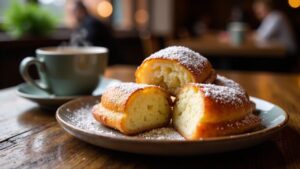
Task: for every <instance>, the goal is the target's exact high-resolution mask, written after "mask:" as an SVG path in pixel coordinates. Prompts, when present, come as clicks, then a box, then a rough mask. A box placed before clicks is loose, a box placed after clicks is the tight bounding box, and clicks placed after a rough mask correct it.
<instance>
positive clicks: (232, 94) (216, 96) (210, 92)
mask: <svg viewBox="0 0 300 169" xmlns="http://www.w3.org/2000/svg"><path fill="white" fill-rule="evenodd" d="M197 85H199V86H200V87H201V88H202V89H203V92H204V94H205V97H209V98H212V99H213V100H215V101H216V102H219V103H222V104H231V105H233V106H236V107H238V106H242V105H243V103H244V102H245V101H247V100H248V99H247V95H245V93H244V92H243V91H242V90H237V89H235V88H231V87H227V86H218V85H214V84H197Z"/></svg>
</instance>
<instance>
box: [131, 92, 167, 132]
mask: <svg viewBox="0 0 300 169" xmlns="http://www.w3.org/2000/svg"><path fill="white" fill-rule="evenodd" d="M167 97H168V96H166V95H165V94H164V93H162V92H161V91H157V90H153V89H149V90H142V91H138V92H137V93H135V94H134V96H133V98H131V100H130V107H129V108H128V109H127V113H128V114H127V118H126V121H125V125H126V128H127V129H128V130H129V131H131V132H135V131H146V130H149V129H152V128H155V127H161V126H163V125H167V124H168V123H169V120H170V116H171V108H170V105H169V102H168V98H167Z"/></svg>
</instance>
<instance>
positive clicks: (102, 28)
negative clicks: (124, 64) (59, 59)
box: [71, 0, 120, 65]
mask: <svg viewBox="0 0 300 169" xmlns="http://www.w3.org/2000/svg"><path fill="white" fill-rule="evenodd" d="M71 12H72V14H73V16H74V17H75V22H76V23H75V35H76V33H77V34H79V37H80V34H84V35H83V39H82V42H80V41H79V42H78V40H77V42H76V43H77V44H76V45H80V46H85V45H86V44H89V45H92V46H102V47H106V48H108V50H109V65H112V64H117V63H119V59H120V58H119V57H118V54H117V50H116V45H115V39H114V37H113V35H112V32H111V29H110V28H109V27H108V26H107V25H105V24H104V23H102V22H101V21H100V20H99V19H97V18H96V17H94V16H92V15H91V14H90V13H89V11H88V9H87V8H86V6H85V4H84V3H83V2H82V1H81V0H74V1H73V4H72V9H71ZM77 36H78V35H77ZM81 36H82V35H81ZM75 41H76V38H75ZM71 44H72V38H71Z"/></svg>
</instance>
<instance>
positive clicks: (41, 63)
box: [20, 47, 108, 96]
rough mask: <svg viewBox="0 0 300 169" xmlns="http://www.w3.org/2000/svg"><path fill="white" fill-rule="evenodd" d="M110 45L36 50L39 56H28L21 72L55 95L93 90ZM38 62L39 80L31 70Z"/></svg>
mask: <svg viewBox="0 0 300 169" xmlns="http://www.w3.org/2000/svg"><path fill="white" fill-rule="evenodd" d="M107 61H108V49H107V48H104V47H46V48H40V49H37V50H36V57H26V58H24V59H23V60H22V62H21V64H20V73H21V75H22V77H23V79H24V80H25V81H26V82H27V83H28V84H30V85H32V86H34V87H36V88H38V89H40V90H44V91H46V92H47V93H49V94H52V95H56V96H72V95H86V94H91V93H92V91H93V90H94V89H95V88H96V87H97V85H98V83H99V82H100V80H101V79H100V78H101V75H103V73H104V70H105V68H106V66H107ZM33 65H34V66H36V67H37V71H38V74H39V78H40V79H39V80H34V79H33V78H32V77H31V75H30V74H29V71H28V69H29V67H30V66H33Z"/></svg>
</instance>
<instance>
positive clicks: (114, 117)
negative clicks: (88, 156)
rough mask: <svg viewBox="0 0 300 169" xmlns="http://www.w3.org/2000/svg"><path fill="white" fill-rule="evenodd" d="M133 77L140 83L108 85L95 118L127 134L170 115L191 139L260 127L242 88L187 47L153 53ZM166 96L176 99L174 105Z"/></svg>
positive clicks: (163, 121) (154, 125)
mask: <svg viewBox="0 0 300 169" xmlns="http://www.w3.org/2000/svg"><path fill="white" fill-rule="evenodd" d="M135 76H136V83H140V84H136V83H120V84H118V85H114V86H112V87H109V88H107V90H106V91H105V92H104V93H103V95H102V98H101V103H99V104H98V105H96V106H94V109H93V115H94V117H95V119H96V120H97V121H99V122H101V123H102V124H104V125H106V126H109V127H112V128H115V129H117V130H119V131H120V132H122V133H124V134H129V135H130V134H137V133H139V132H143V131H147V130H150V129H153V128H158V127H162V126H165V125H168V124H169V123H170V119H171V117H172V124H173V126H174V128H175V129H176V130H177V131H178V132H179V133H180V134H181V135H182V136H184V137H185V138H186V139H189V140H197V139H201V138H207V137H217V136H225V135H232V134H239V133H243V132H247V131H250V130H253V129H255V128H256V127H258V126H259V125H260V119H259V118H258V117H257V116H256V115H254V114H253V110H254V108H255V106H253V103H252V102H251V101H250V99H249V96H248V95H247V93H246V91H245V90H244V89H243V88H242V87H241V86H240V85H239V84H238V83H236V82H234V81H233V80H230V79H228V78H226V77H223V76H220V75H217V74H216V72H215V70H214V69H213V68H212V66H211V64H210V62H209V61H208V60H207V59H206V58H204V57H203V56H201V55H200V54H199V53H196V52H194V51H192V50H190V49H188V48H186V47H182V46H173V47H168V48H166V49H162V50H160V51H158V52H156V53H154V54H152V55H151V56H150V57H148V58H146V59H145V60H144V61H143V63H142V64H141V65H140V66H139V67H138V69H137V70H136V73H135ZM170 96H175V97H176V99H175V102H174V107H173V108H172V103H171V100H170ZM172 110H173V113H172Z"/></svg>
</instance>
